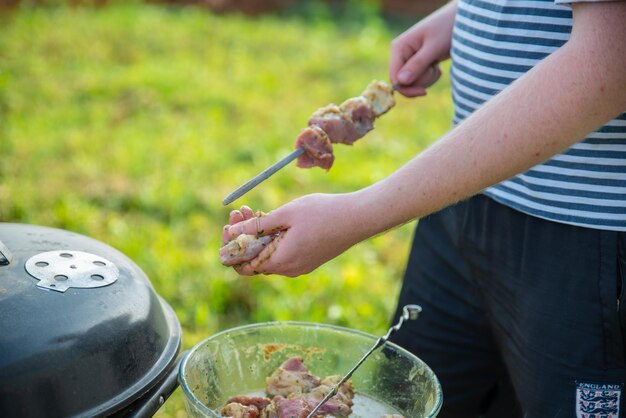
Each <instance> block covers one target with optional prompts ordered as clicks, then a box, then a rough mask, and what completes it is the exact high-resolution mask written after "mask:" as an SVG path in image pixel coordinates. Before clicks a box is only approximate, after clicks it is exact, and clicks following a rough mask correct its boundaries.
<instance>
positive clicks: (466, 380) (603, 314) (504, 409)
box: [392, 195, 626, 418]
mask: <svg viewBox="0 0 626 418" xmlns="http://www.w3.org/2000/svg"><path fill="white" fill-rule="evenodd" d="M625 287H626V233H624V232H615V231H602V230H595V229H588V228H580V227H575V226H570V225H565V224H559V223H555V222H550V221H546V220H543V219H539V218H536V217H531V216H527V215H525V214H523V213H521V212H519V211H516V210H513V209H511V208H508V207H506V206H504V205H501V204H499V203H497V202H495V201H493V200H492V199H490V198H488V197H485V196H482V195H479V196H476V197H474V198H472V199H470V200H468V201H464V202H461V203H459V204H457V205H454V206H452V207H449V208H447V209H444V210H442V211H440V212H438V213H436V214H433V215H431V216H429V217H426V218H424V219H422V220H420V221H419V223H418V227H417V229H416V232H415V237H414V241H413V247H412V250H411V255H410V258H409V262H408V265H407V269H406V273H405V277H404V283H403V286H402V290H401V294H400V298H399V303H398V308H399V309H398V311H397V312H396V313H395V315H394V317H393V321H394V322H395V320H397V318H398V316H399V315H400V310H401V307H402V306H404V305H406V304H409V303H416V304H419V305H421V306H422V308H423V312H422V314H421V316H420V318H419V319H418V320H417V321H410V322H408V323H407V324H405V325H404V326H403V328H402V329H401V330H400V331H399V332H398V333H397V334H395V335H394V336H393V338H392V341H394V342H395V343H397V344H399V345H401V346H403V347H404V348H406V349H408V350H409V351H411V352H413V353H414V354H415V355H417V356H418V357H419V358H421V359H422V360H424V361H425V362H426V363H427V364H428V365H429V366H430V367H431V368H432V369H433V370H434V371H435V373H436V374H437V376H438V377H439V380H440V382H441V385H442V388H443V394H444V403H443V409H442V412H441V414H440V415H439V416H440V417H442V418H444V417H446V418H447V417H464V418H468V417H481V416H487V417H505V418H509V417H521V416H524V417H529V418H543V417H568V418H570V417H577V416H580V417H586V416H588V417H592V418H596V417H597V418H599V417H616V416H626V414H624V412H623V411H624V393H623V391H622V389H623V384H624V382H625V381H626V363H625V347H626V344H625V340H624V337H625V336H626V315H625V313H626V304H624V303H623V302H624V301H625V300H624V299H626V297H624V293H626V289H625ZM620 303H621V306H622V309H620ZM618 410H619V415H611V413H614V414H616V413H617V412H616V411H618ZM585 413H587V414H588V415H584V414H585ZM594 413H595V414H597V415H593V414H594ZM602 414H604V415H602Z"/></svg>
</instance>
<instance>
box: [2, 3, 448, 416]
mask: <svg viewBox="0 0 626 418" xmlns="http://www.w3.org/2000/svg"><path fill="white" fill-rule="evenodd" d="M352 3H353V4H358V3H357V2H352ZM0 26H1V27H2V36H0V147H1V150H0V221H2V222H19V223H29V224H38V225H46V226H52V227H57V228H62V229H67V230H71V231H75V232H78V233H82V234H85V235H87V236H90V237H92V238H95V239H97V240H100V241H102V242H105V243H107V244H109V245H111V246H113V247H115V248H117V249H119V250H120V251H121V252H123V253H125V254H126V255H127V256H129V257H130V258H131V259H133V260H134V261H135V262H136V263H137V264H138V265H139V266H140V267H141V268H142V269H143V270H144V271H145V272H146V274H147V275H148V277H149V278H150V280H151V281H152V283H153V285H154V288H155V290H156V292H157V293H159V294H160V295H161V296H162V297H163V298H164V299H165V300H166V301H167V302H168V303H169V304H170V305H171V306H172V307H173V308H174V310H175V311H176V314H177V316H178V318H179V320H180V322H181V324H182V327H183V345H184V348H188V347H191V346H193V345H194V344H195V343H197V342H198V341H200V340H201V339H203V338H205V337H207V336H209V335H211V334H213V333H215V332H217V331H220V330H224V329H228V328H231V327H234V326H237V325H242V324H248V323H254V322H261V321H272V320H299V321H313V322H324V323H331V324H337V325H343V326H348V327H352V328H356V329H360V330H362V331H366V332H370V333H374V334H380V333H383V332H385V331H386V329H387V327H388V325H389V322H390V320H391V312H392V310H393V308H394V303H395V297H396V295H397V292H398V290H399V285H400V281H401V278H402V274H403V268H404V262H405V260H406V257H407V252H408V248H409V245H410V240H411V235H412V230H413V227H414V223H411V224H407V225H404V226H402V227H400V228H397V229H395V230H393V231H390V232H388V233H386V234H383V235H380V236H378V237H375V238H372V239H370V240H368V241H366V242H363V243H361V244H359V245H357V246H355V247H354V248H352V249H351V250H349V251H348V252H346V253H345V254H343V255H342V256H340V257H338V258H337V259H335V260H333V261H331V262H329V263H327V264H326V265H324V266H322V267H320V268H319V269H317V270H316V271H315V272H313V273H311V274H309V275H306V276H303V277H300V278H297V279H289V278H285V277H279V276H267V277H265V276H259V277H253V278H242V277H240V276H238V275H237V274H236V273H235V272H234V271H233V270H232V269H229V268H226V267H223V266H222V265H221V264H220V263H219V260H218V257H217V253H218V249H219V246H220V235H221V228H222V226H223V224H224V223H225V222H226V221H227V219H228V213H229V212H230V210H232V209H234V208H236V207H238V206H239V205H242V204H246V205H249V206H251V207H252V208H254V209H255V210H256V209H261V210H265V211H269V210H271V209H273V208H275V207H277V206H279V205H281V204H283V203H286V202H288V201H289V200H290V199H293V198H295V197H297V196H300V195H302V194H306V193H312V192H325V193H334V192H345V191H350V190H355V189H358V188H361V187H365V186H367V185H369V184H371V183H373V182H376V181H378V180H380V179H382V178H384V177H385V176H386V175H388V174H390V173H391V172H393V171H394V169H396V168H397V167H399V166H400V165H402V164H403V163H405V162H406V161H408V160H409V159H410V158H411V156H413V155H415V154H417V153H418V152H419V151H420V150H422V149H423V148H424V147H425V146H427V145H428V144H429V143H431V142H432V141H433V140H435V139H436V138H437V137H439V136H440V135H441V134H443V133H444V132H445V131H446V130H447V129H448V128H449V124H450V122H449V121H450V118H451V107H450V101H449V82H448V79H447V76H446V77H444V79H443V80H442V82H440V83H439V84H438V85H437V86H436V87H434V88H433V89H432V90H431V91H430V92H429V94H428V96H427V97H425V98H420V99H415V100H408V99H403V98H398V104H397V106H396V107H395V108H394V109H393V110H392V111H391V112H389V113H388V114H387V115H385V116H383V117H382V118H381V119H379V120H378V121H377V125H376V130H374V131H373V132H371V133H370V134H368V135H367V136H366V137H365V138H364V139H362V140H360V141H359V142H357V143H356V144H355V145H354V146H352V147H348V146H336V147H335V151H336V152H335V154H336V161H335V165H334V166H333V168H332V169H331V170H330V171H329V172H325V171H323V170H321V169H317V168H316V169H310V170H302V169H298V168H296V167H295V164H292V165H290V166H288V167H286V168H285V169H283V170H281V172H279V173H277V174H276V175H275V176H273V177H272V178H271V179H270V180H268V181H266V182H265V183H263V184H261V185H260V186H259V187H257V188H256V189H255V190H253V191H252V192H250V193H249V194H247V195H246V196H244V197H243V198H241V199H239V200H238V201H236V202H235V203H234V204H231V205H229V206H227V207H224V206H222V204H221V200H222V198H223V197H224V196H225V195H226V194H228V193H229V192H231V191H232V190H233V189H234V188H235V187H237V186H239V185H240V184H241V183H243V182H245V181H246V180H248V179H249V178H250V177H252V176H254V175H256V174H257V173H258V172H260V171H261V170H263V169H264V168H266V167H267V166H269V165H270V164H272V163H274V162H275V161H277V160H278V159H280V158H281V157H283V156H284V155H286V154H287V153H289V152H290V151H291V149H292V147H293V142H294V139H295V137H296V135H297V134H298V132H299V131H300V129H301V128H302V127H304V126H305V125H306V121H307V119H308V116H309V115H310V114H311V113H312V112H313V111H314V110H315V109H317V108H318V107H321V106H323V105H325V104H327V103H330V102H334V103H339V102H341V101H343V100H344V99H346V98H348V97H351V96H355V95H358V94H359V93H360V92H361V91H362V90H363V88H364V87H365V86H366V85H367V84H368V83H369V82H370V81H371V80H372V79H383V80H384V79H387V61H388V58H389V44H390V42H391V40H392V39H393V38H394V37H395V36H396V35H398V34H399V33H400V32H401V31H402V30H404V29H406V26H403V25H401V24H398V23H395V24H390V23H389V22H387V21H385V20H384V19H383V18H381V17H379V15H378V14H377V13H375V11H373V10H372V9H367V8H364V9H362V10H361V9H358V8H357V9H356V10H352V11H351V12H350V13H343V14H341V15H337V14H335V13H333V12H332V11H330V10H328V9H326V8H324V7H322V6H316V7H309V8H306V9H304V10H298V9H296V10H294V11H292V12H291V13H288V14H284V15H281V16H264V17H257V18H251V17H245V16H238V15H219V16H218V15H212V14H210V13H209V12H207V11H206V10H202V9H199V8H171V7H164V6H150V5H145V4H140V3H135V2H118V3H113V4H111V5H109V6H106V7H103V8H88V7H82V8H69V7H63V6H55V7H52V6H49V7H22V8H19V9H16V10H14V11H12V12H11V13H9V14H6V15H4V16H1V17H0ZM181 398H182V396H181V394H180V391H177V392H176V393H175V394H174V395H173V398H172V399H171V401H169V402H167V403H166V405H165V407H164V408H163V409H162V411H161V412H159V416H168V417H169V416H172V417H173V416H184V414H185V412H184V406H183V404H182V401H181Z"/></svg>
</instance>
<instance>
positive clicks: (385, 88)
mask: <svg viewBox="0 0 626 418" xmlns="http://www.w3.org/2000/svg"><path fill="white" fill-rule="evenodd" d="M361 96H363V97H365V99H366V100H367V101H368V102H369V104H370V107H371V108H372V111H373V112H374V117H375V118H377V117H379V116H381V115H384V114H385V113H387V112H388V111H389V109H391V108H392V107H394V106H395V105H396V101H395V100H394V98H393V87H392V86H390V85H389V84H387V83H384V82H382V81H372V82H371V83H370V84H369V85H368V86H367V87H366V88H365V90H364V91H363V93H361Z"/></svg>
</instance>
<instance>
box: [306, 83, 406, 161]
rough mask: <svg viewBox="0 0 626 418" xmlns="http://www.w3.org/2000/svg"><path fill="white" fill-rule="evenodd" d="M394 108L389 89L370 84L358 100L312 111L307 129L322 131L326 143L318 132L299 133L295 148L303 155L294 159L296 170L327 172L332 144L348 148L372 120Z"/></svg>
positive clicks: (362, 134)
mask: <svg viewBox="0 0 626 418" xmlns="http://www.w3.org/2000/svg"><path fill="white" fill-rule="evenodd" d="M394 105H395V100H394V98H393V88H392V87H391V86H389V85H388V84H387V83H384V82H382V81H372V82H371V83H370V84H369V85H368V86H367V88H366V89H365V90H364V91H363V93H361V95H360V96H358V97H353V98H350V99H348V100H346V101H345V102H343V103H342V104H341V105H339V106H337V105H335V104H329V105H327V106H324V107H322V108H320V109H318V110H316V111H315V112H314V113H313V115H311V118H310V119H309V128H319V130H321V131H323V132H324V133H325V134H326V135H325V136H326V137H327V138H328V143H327V142H326V138H324V136H322V135H321V134H320V133H319V132H318V131H307V130H304V131H302V132H301V133H300V135H299V136H298V138H297V139H296V148H299V147H302V146H303V147H304V150H305V152H304V154H302V155H300V156H299V157H298V167H301V168H310V167H322V168H324V169H326V170H328V169H330V167H331V166H332V164H333V161H334V156H333V155H332V152H333V148H332V144H346V145H352V144H353V143H354V142H355V141H357V140H358V139H360V138H362V137H363V136H365V134H367V133H368V132H369V131H371V130H372V129H374V120H375V119H376V118H377V117H379V116H381V115H383V114H384V113H386V112H387V111H389V109H391V108H392V107H393V106H394ZM322 143H323V145H321V144H322ZM320 147H321V148H320ZM320 149H323V152H320Z"/></svg>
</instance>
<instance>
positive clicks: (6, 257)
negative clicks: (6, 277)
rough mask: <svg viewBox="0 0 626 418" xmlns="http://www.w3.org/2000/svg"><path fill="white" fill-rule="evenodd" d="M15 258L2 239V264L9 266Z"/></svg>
mask: <svg viewBox="0 0 626 418" xmlns="http://www.w3.org/2000/svg"><path fill="white" fill-rule="evenodd" d="M11 260H13V254H12V253H11V251H9V249H8V248H7V246H6V245H4V243H3V242H2V241H0V266H8V265H9V264H10V263H11Z"/></svg>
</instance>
